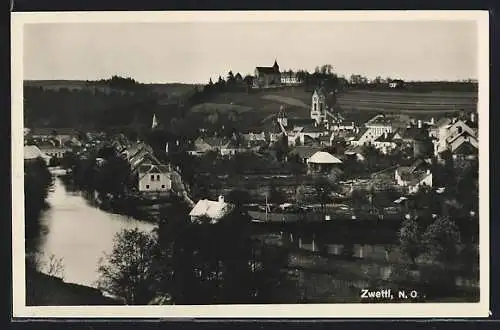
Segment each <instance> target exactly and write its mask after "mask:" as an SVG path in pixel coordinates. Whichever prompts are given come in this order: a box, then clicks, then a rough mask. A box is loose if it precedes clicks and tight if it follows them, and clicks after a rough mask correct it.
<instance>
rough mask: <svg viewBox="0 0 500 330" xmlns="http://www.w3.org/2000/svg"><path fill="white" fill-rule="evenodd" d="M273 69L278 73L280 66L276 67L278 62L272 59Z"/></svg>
mask: <svg viewBox="0 0 500 330" xmlns="http://www.w3.org/2000/svg"><path fill="white" fill-rule="evenodd" d="M273 68H274V70H275V71H279V70H280V66H279V65H278V61H277V60H276V59H274V65H273Z"/></svg>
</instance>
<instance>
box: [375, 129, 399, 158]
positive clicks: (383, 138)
mask: <svg viewBox="0 0 500 330" xmlns="http://www.w3.org/2000/svg"><path fill="white" fill-rule="evenodd" d="M394 135H395V134H388V133H387V132H386V133H384V134H382V135H380V136H379V137H378V138H376V139H375V140H373V142H372V145H373V147H375V149H377V150H379V151H380V152H381V153H383V154H385V155H386V154H389V153H391V152H392V151H394V149H396V147H397V144H396V140H395V138H394ZM396 138H397V137H396Z"/></svg>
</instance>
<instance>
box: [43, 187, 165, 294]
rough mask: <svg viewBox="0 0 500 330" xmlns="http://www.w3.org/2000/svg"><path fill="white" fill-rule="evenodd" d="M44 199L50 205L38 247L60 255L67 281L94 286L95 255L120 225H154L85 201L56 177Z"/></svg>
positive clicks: (107, 245) (109, 243)
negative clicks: (68, 189) (111, 212)
mask: <svg viewBox="0 0 500 330" xmlns="http://www.w3.org/2000/svg"><path fill="white" fill-rule="evenodd" d="M47 201H48V203H49V204H50V208H49V209H48V210H47V211H45V212H44V213H43V215H42V219H41V221H42V224H43V225H45V227H46V229H47V230H46V232H45V233H44V234H43V237H42V239H41V243H40V246H39V251H40V252H42V253H43V255H44V257H45V258H48V256H50V255H54V256H55V257H57V258H62V259H63V265H64V274H63V275H64V280H65V281H66V282H70V283H78V284H83V285H88V286H95V282H96V280H97V279H98V274H97V267H98V263H99V259H100V258H101V257H102V255H103V253H104V252H106V253H109V252H111V250H112V248H113V237H114V235H115V234H116V233H118V232H119V231H121V230H122V229H133V228H136V227H137V228H139V229H140V230H143V231H151V230H153V229H154V227H155V226H154V225H153V224H151V223H147V222H143V221H138V220H136V219H133V218H130V217H126V216H123V215H117V214H110V213H107V212H104V211H102V210H100V209H98V208H95V207H93V206H91V205H89V204H88V203H87V202H86V200H85V199H84V198H83V197H82V196H81V195H79V194H77V193H73V192H69V191H67V190H66V189H65V187H64V185H63V183H62V182H61V181H60V179H58V178H56V179H55V182H54V188H53V191H52V192H50V193H49V196H48V199H47Z"/></svg>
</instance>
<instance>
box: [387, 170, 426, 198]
mask: <svg viewBox="0 0 500 330" xmlns="http://www.w3.org/2000/svg"><path fill="white" fill-rule="evenodd" d="M394 178H395V180H396V183H397V185H398V186H401V187H408V192H409V193H410V194H414V193H416V192H418V191H419V190H420V188H421V187H423V186H427V187H432V172H431V170H430V169H429V168H427V169H425V170H421V169H418V168H415V167H413V166H401V167H398V168H397V169H396V171H395V173H394Z"/></svg>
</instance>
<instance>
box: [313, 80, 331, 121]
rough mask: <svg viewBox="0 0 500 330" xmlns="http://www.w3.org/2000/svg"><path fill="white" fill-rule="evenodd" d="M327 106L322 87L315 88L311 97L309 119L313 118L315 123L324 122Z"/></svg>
mask: <svg viewBox="0 0 500 330" xmlns="http://www.w3.org/2000/svg"><path fill="white" fill-rule="evenodd" d="M327 107H328V105H327V103H326V95H325V92H324V90H323V89H322V88H319V89H315V90H314V93H313V95H312V99H311V119H314V120H315V121H316V123H317V124H323V123H325V122H326V121H327V117H326V113H327V111H328V109H327Z"/></svg>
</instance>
